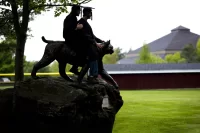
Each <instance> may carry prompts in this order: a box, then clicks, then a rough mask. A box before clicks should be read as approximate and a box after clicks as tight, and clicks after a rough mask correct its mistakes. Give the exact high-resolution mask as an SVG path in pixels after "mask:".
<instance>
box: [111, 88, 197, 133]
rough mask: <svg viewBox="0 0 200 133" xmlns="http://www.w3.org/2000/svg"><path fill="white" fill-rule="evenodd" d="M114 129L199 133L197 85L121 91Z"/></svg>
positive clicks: (137, 132)
mask: <svg viewBox="0 0 200 133" xmlns="http://www.w3.org/2000/svg"><path fill="white" fill-rule="evenodd" d="M121 95H122V97H123V100H124V105H123V106H122V108H121V110H120V111H119V112H118V114H117V116H116V121H115V125H114V129H113V133H200V89H197V90H194V89H192V90H189V89H186V90H185V89H184V90H148V91H147V90H144V91H143V90H140V91H121Z"/></svg>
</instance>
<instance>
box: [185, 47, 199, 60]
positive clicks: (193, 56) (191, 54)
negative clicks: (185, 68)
mask: <svg viewBox="0 0 200 133" xmlns="http://www.w3.org/2000/svg"><path fill="white" fill-rule="evenodd" d="M181 57H183V58H185V59H186V62H187V63H195V62H198V61H197V49H196V48H195V47H194V46H193V45H192V44H188V45H186V46H185V47H184V48H183V50H182V51H181Z"/></svg>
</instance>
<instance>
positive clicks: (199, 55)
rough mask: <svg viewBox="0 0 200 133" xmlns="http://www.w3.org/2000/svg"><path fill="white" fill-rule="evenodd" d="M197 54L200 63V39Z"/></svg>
mask: <svg viewBox="0 0 200 133" xmlns="http://www.w3.org/2000/svg"><path fill="white" fill-rule="evenodd" d="M196 53H197V61H198V62H200V38H199V39H198V41H197V45H196Z"/></svg>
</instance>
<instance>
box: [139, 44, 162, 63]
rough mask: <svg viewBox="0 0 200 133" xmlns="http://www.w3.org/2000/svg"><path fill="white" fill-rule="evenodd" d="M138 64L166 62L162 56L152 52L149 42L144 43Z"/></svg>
mask: <svg viewBox="0 0 200 133" xmlns="http://www.w3.org/2000/svg"><path fill="white" fill-rule="evenodd" d="M136 63H137V64H158V63H165V60H163V59H162V58H161V57H159V56H157V55H155V54H152V53H150V50H149V47H148V45H147V44H144V45H143V47H142V49H141V51H140V53H139V59H137V60H136Z"/></svg>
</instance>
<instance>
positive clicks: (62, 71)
mask: <svg viewBox="0 0 200 133" xmlns="http://www.w3.org/2000/svg"><path fill="white" fill-rule="evenodd" d="M66 65H67V64H66V63H63V62H62V63H61V62H59V73H60V76H61V77H63V78H64V79H65V80H67V81H70V82H73V79H72V78H70V77H69V76H68V75H67V74H66V72H65V68H66Z"/></svg>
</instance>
